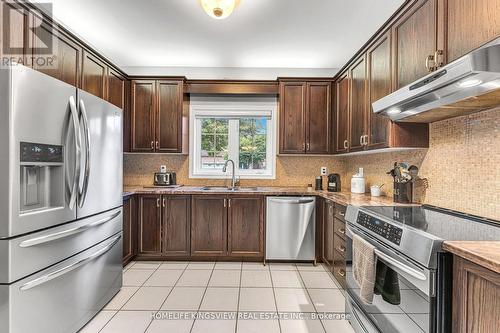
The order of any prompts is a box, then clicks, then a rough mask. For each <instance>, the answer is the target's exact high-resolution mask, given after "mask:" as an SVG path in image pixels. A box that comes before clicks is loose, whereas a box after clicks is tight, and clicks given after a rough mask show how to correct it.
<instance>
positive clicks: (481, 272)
mask: <svg viewBox="0 0 500 333" xmlns="http://www.w3.org/2000/svg"><path fill="white" fill-rule="evenodd" d="M452 318H453V329H452V331H453V332H454V333H466V332H498V327H499V324H500V274H498V273H496V272H493V271H490V270H489V269H487V268H484V267H481V266H478V265H476V264H474V263H472V262H470V261H468V260H465V259H462V258H459V257H457V256H455V257H454V261H453V317H452Z"/></svg>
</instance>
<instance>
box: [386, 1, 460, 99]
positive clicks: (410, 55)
mask: <svg viewBox="0 0 500 333" xmlns="http://www.w3.org/2000/svg"><path fill="white" fill-rule="evenodd" d="M453 1H455V0H453ZM436 8H437V0H419V1H417V2H416V3H415V5H413V7H412V8H410V10H409V11H408V12H407V13H405V14H404V15H403V16H402V17H401V18H400V19H399V20H398V21H397V22H396V23H395V24H394V26H393V28H392V36H393V38H394V46H393V49H394V64H393V69H394V74H395V87H396V89H399V88H401V87H403V86H406V85H407V84H410V83H412V82H413V81H415V80H417V79H419V78H421V77H422V76H424V75H426V74H428V73H429V68H428V67H427V66H426V59H427V57H429V56H434V53H435V52H436V50H437V40H436V39H437V24H436V21H437V13H436ZM430 64H432V63H430Z"/></svg>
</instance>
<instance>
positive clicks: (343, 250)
mask: <svg viewBox="0 0 500 333" xmlns="http://www.w3.org/2000/svg"><path fill="white" fill-rule="evenodd" d="M337 250H339V251H340V252H342V253H343V252H345V250H346V248H345V246H342V245H341V246H339V247H337Z"/></svg>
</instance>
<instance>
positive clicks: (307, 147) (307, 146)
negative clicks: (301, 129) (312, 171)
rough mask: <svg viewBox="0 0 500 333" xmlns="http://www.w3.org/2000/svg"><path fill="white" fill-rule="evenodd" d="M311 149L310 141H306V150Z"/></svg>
mask: <svg viewBox="0 0 500 333" xmlns="http://www.w3.org/2000/svg"><path fill="white" fill-rule="evenodd" d="M309 150H311V146H310V145H309V142H308V143H306V151H309Z"/></svg>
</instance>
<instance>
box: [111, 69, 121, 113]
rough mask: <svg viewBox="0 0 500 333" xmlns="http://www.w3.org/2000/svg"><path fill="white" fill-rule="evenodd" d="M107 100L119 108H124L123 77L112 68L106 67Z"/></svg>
mask: <svg viewBox="0 0 500 333" xmlns="http://www.w3.org/2000/svg"><path fill="white" fill-rule="evenodd" d="M107 87H108V93H107V101H108V102H110V103H111V104H114V105H116V106H117V107H119V108H120V109H124V108H125V78H124V77H123V76H121V75H120V73H118V71H115V70H114V69H112V68H109V69H108V83H107Z"/></svg>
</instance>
